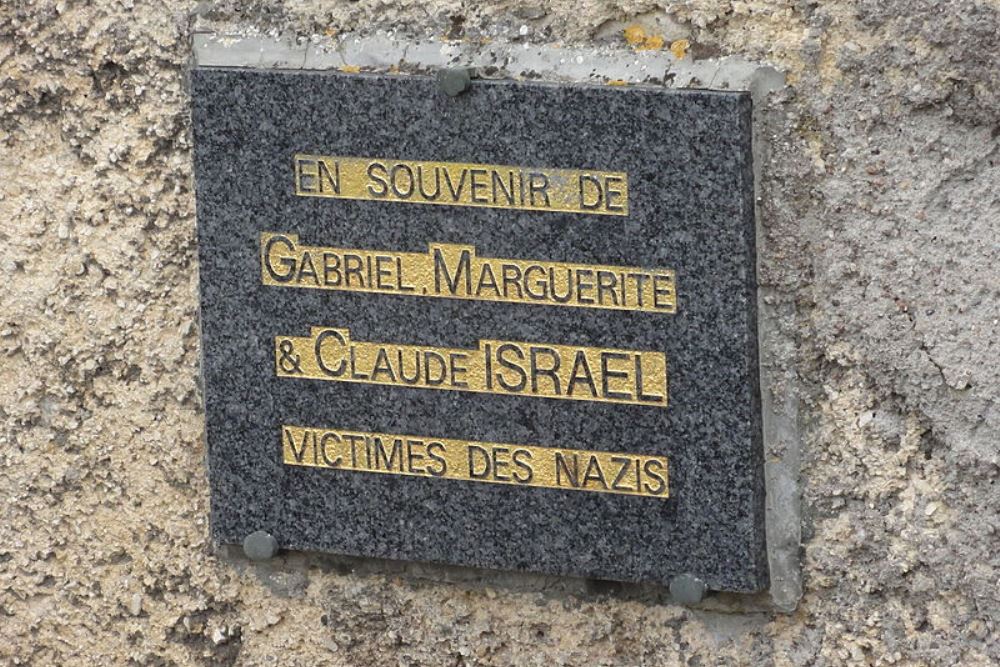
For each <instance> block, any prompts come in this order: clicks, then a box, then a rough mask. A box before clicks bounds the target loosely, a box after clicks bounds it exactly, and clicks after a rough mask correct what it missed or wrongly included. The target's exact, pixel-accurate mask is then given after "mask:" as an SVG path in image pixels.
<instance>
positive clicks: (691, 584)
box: [670, 574, 708, 605]
mask: <svg viewBox="0 0 1000 667" xmlns="http://www.w3.org/2000/svg"><path fill="white" fill-rule="evenodd" d="M707 591H708V586H706V585H705V582H704V581H702V580H701V579H699V578H698V577H695V576H693V575H690V574H681V575H679V576H676V577H674V579H673V581H671V582H670V597H671V598H672V599H673V601H674V602H676V603H678V604H683V605H692V604H698V603H699V602H701V601H702V600H703V599H705V593H706V592H707Z"/></svg>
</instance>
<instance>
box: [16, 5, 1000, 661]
mask: <svg viewBox="0 0 1000 667" xmlns="http://www.w3.org/2000/svg"><path fill="white" fill-rule="evenodd" d="M634 23H640V24H642V25H644V26H645V27H646V29H647V31H648V32H649V33H651V34H659V35H662V36H663V37H664V38H665V45H669V44H671V43H674V42H677V41H678V40H682V39H686V40H688V41H689V43H690V48H689V49H688V53H687V56H686V57H693V58H703V57H710V56H719V55H726V54H739V55H745V56H747V57H749V58H751V59H755V60H761V61H767V62H770V63H772V64H773V65H774V66H776V67H777V68H779V69H781V70H783V71H784V72H786V74H787V80H788V87H787V88H786V89H785V90H783V91H781V92H779V93H776V94H773V95H772V96H771V98H770V102H769V103H768V105H767V107H766V109H764V110H763V113H762V114H761V130H762V136H763V137H764V138H765V139H766V142H767V146H768V150H767V151H766V152H765V158H764V163H763V164H762V165H761V174H762V182H761V196H762V199H761V202H760V211H761V216H762V217H761V225H762V229H763V240H764V242H765V245H764V247H765V248H766V252H765V254H764V256H763V257H762V260H761V263H762V269H761V276H760V278H761V282H762V285H764V286H765V287H766V288H767V290H768V291H769V292H770V294H771V296H769V297H768V298H769V300H770V302H771V303H770V306H772V307H773V309H774V310H775V312H776V313H778V324H777V326H778V328H779V329H780V331H781V332H782V334H783V335H784V336H785V337H787V338H788V339H790V340H793V341H795V344H794V345H789V346H787V349H785V350H782V351H781V354H780V355H779V357H778V358H777V359H776V363H778V364H779V365H782V366H783V368H784V369H785V370H787V371H789V372H790V373H792V374H793V375H794V376H795V377H796V378H797V382H796V383H793V384H789V385H788V387H787V388H786V391H792V387H794V386H796V385H797V388H795V389H794V391H795V392H796V394H795V396H794V397H793V398H794V399H795V400H796V401H798V402H799V405H800V408H799V410H800V414H801V416H802V421H803V425H802V428H803V433H804V442H803V452H804V458H803V469H802V483H803V494H804V508H803V512H804V521H803V552H802V553H803V577H804V588H805V594H804V597H803V599H802V601H801V604H800V605H799V608H798V609H797V611H795V612H794V613H793V614H790V615H781V614H775V613H772V612H767V611H758V612H752V613H744V614H731V613H723V612H722V611H719V610H717V609H716V610H713V608H712V607H711V606H710V607H709V608H707V609H699V610H691V609H685V608H682V607H676V606H672V605H670V604H669V603H667V602H665V601H664V600H663V599H662V596H660V595H657V594H656V593H655V592H651V591H649V590H645V589H632V588H627V587H619V586H614V585H605V584H602V585H598V584H596V583H591V584H588V583H586V582H579V581H568V580H567V581H560V580H553V579H547V578H540V577H516V576H512V575H507V574H502V573H482V572H472V571H467V570H456V569H446V568H433V567H423V566H407V565H401V564H389V563H369V562H364V561H360V560H350V559H334V558H323V557H316V556H305V555H298V554H296V555H291V556H287V557H284V558H282V559H279V560H278V561H277V562H275V563H273V564H268V565H261V566H258V565H252V564H249V563H248V562H247V561H245V560H243V559H242V558H241V557H238V556H229V555H228V553H227V550H225V549H222V550H216V549H215V548H213V546H212V545H211V543H210V542H209V540H208V530H207V516H208V507H207V498H208V492H207V486H206V480H205V468H204V463H203V459H204V442H203V440H202V436H201V431H202V428H203V422H202V414H201V411H200V407H199V405H200V395H199V387H198V370H197V369H198V354H199V351H198V326H197V309H198V305H197V298H196V285H197V268H198V267H197V263H196V260H195V257H196V252H195V250H196V249H195V221H194V201H193V193H192V180H191V154H190V139H189V136H190V134H189V122H188V111H187V108H188V100H187V97H186V85H185V68H186V66H187V63H188V61H189V55H190V51H189V50H190V38H191V32H192V30H193V29H194V28H195V27H198V28H200V29H217V30H222V31H232V30H241V31H245V32H252V31H261V32H268V31H273V32H275V33H277V32H282V33H286V34H287V33H289V32H291V33H295V34H299V35H303V36H309V35H333V34H338V33H344V32H351V31H353V32H359V33H366V32H371V31H373V30H375V29H376V28H381V29H384V30H392V31H395V32H396V33H398V34H407V35H409V34H417V35H433V36H436V37H440V38H444V37H448V38H451V39H467V40H478V39H486V38H489V39H492V40H501V41H510V40H527V41H532V42H545V43H556V42H563V43H568V44H582V45H595V44H606V45H618V46H620V48H629V46H628V45H627V44H626V42H625V40H624V39H623V30H624V28H625V27H627V26H629V25H632V24H634ZM998 35H1000V2H997V1H996V0H950V1H948V2H939V1H935V0H880V1H876V0H858V1H848V0H843V1H830V2H811V1H808V0H772V1H763V0H761V1H752V0H751V1H747V2H736V1H730V0H686V1H682V2H655V1H646V0H618V1H611V0H583V1H570V0H553V1H551V2H544V1H541V0H538V1H533V2H522V1H509V0H508V1H502V2H491V3H469V2H461V1H459V0H427V1H419V2H418V1H411V0H379V1H375V0H361V1H359V2H349V1H344V0H341V1H337V2H326V3H324V2H318V1H306V0H288V1H287V2H281V1H280V0H260V1H255V2H252V3H243V2H235V1H228V2H219V3H215V4H214V6H213V5H211V4H210V3H205V2H203V3H198V4H195V3H185V4H176V5H174V4H173V3H142V4H140V3H133V2H132V1H131V0H119V1H116V2H112V1H110V0H103V1H99V2H85V1H74V0H59V1H54V0H53V1H48V0H38V1H35V2H32V1H29V0H8V1H7V2H4V3H3V4H2V6H0V271H2V276H3V289H2V291H0V466H2V467H0V638H2V640H0V663H2V664H31V665H62V664H66V665H93V664H108V665H119V664H122V665H124V664H136V665H188V664H195V665H197V664H204V665H230V664H236V665H279V664H280V665H316V664H333V665H370V664H378V665H397V664H398V665H510V664H524V665H555V664H567V665H673V664H690V665H709V664H772V663H773V664H779V665H785V664H787V665H807V664H819V665H832V664H856V665H866V664H900V665H904V664H905V665H952V664H964V665H986V664H995V663H996V662H997V661H1000V628H998V627H997V626H998V618H1000V586H998V578H1000V574H998V572H1000V569H998V555H997V552H998V551H1000V549H998V547H1000V535H998V528H1000V516H998V512H1000V487H998V485H997V479H998V477H1000V475H998V464H1000V457H998V447H997V443H998V441H1000V403H998V396H1000V363H998V361H1000V349H998V344H997V339H998V335H1000V324H998V320H1000V305H998V304H1000V244H998V239H1000V165H998V161H1000V150H998V147H1000V141H998V136H997V135H998V133H1000V92H998V91H1000V70H998V68H997V67H996V62H997V60H998V57H1000V36H998ZM772 362H775V360H772ZM781 391H782V390H781V388H780V387H779V389H778V392H779V393H780V392H781ZM775 398H776V400H777V401H785V400H787V399H788V396H787V395H783V396H781V395H779V396H776V397H775ZM777 446H780V443H778V445H777Z"/></svg>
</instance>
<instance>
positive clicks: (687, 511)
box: [192, 69, 767, 592]
mask: <svg viewBox="0 0 1000 667" xmlns="http://www.w3.org/2000/svg"><path fill="white" fill-rule="evenodd" d="M192 93H193V123H194V136H195V168H196V181H197V182H196V185H197V204H198V242H199V255H200V278H201V300H202V301H201V303H202V310H201V325H202V340H203V361H202V364H203V374H204V381H205V402H206V421H207V439H208V448H209V474H210V482H211V493H212V515H211V525H212V534H213V536H214V537H215V538H216V539H217V540H220V541H222V542H226V543H242V542H243V540H244V538H245V537H246V536H247V535H249V534H251V533H253V532H255V531H258V530H263V531H266V532H268V533H270V534H271V535H273V536H274V537H275V538H277V541H278V543H279V544H280V545H281V546H282V547H284V548H292V549H306V550H321V551H329V552H335V553H342V554H356V555H368V556H375V557H384V558H393V559H413V560H421V561H433V562H445V563H456V564H465V565H471V566H478V567H489V568H503V569H511V570H530V571H539V572H547V573H557V574H572V575H582V576H587V577H594V578H602V579H614V580H625V581H655V582H660V583H667V582H669V581H670V580H671V579H672V578H673V577H674V576H677V575H679V574H691V575H694V576H695V577H698V578H700V579H702V580H703V581H705V582H706V583H707V584H708V586H709V587H710V588H712V589H716V590H729V591H747V592H748V591H757V590H760V589H762V588H764V587H765V586H766V584H767V568H766V562H765V561H766V559H765V545H764V519H763V517H764V484H763V461H762V452H761V442H760V421H759V396H758V394H759V389H758V376H757V340H756V331H755V320H756V307H755V298H756V297H755V290H756V286H755V268H754V267H755V255H754V224H753V201H752V173H751V146H750V136H751V130H750V98H749V96H748V95H747V94H743V93H722V92H701V91H667V90H658V89H642V88H613V87H593V86H552V85H538V84H522V83H496V82H485V81H474V82H473V84H472V86H471V88H470V89H469V90H468V91H467V92H465V93H463V94H461V95H459V96H457V97H449V96H447V95H444V94H443V93H441V92H440V90H439V89H438V87H437V84H436V83H435V81H434V80H433V79H431V78H421V77H386V76H360V75H341V74H326V73H307V72H276V71H247V70H213V69H198V70H194V71H192ZM296 153H317V154H323V155H339V156H358V157H385V158H408V159H414V160H435V161H449V162H465V163H486V164H497V165H524V166H545V167H555V168H582V169H603V170H608V171H619V172H627V173H628V175H629V188H630V194H629V214H628V215H627V216H624V217H615V216H605V215H587V214H578V213H557V212H538V211H518V210H501V209H490V208H470V207H459V206H426V205H411V204H400V203H388V202H378V201H352V200H341V199H324V198H309V197H299V196H295V194H294V192H293V187H292V175H291V174H292V171H291V169H292V167H291V165H292V156H293V155H295V154H296ZM264 231H277V232H286V233H294V234H298V235H299V236H300V238H301V241H302V242H303V243H308V244H310V245H322V246H335V247H340V248H364V249H379V250H383V249H384V250H392V251H398V252H426V251H427V246H428V243H429V242H441V243H456V244H468V245H474V246H476V248H477V251H478V252H479V253H480V254H481V255H484V256H489V257H504V258H525V259H527V258H532V259H545V260H551V261H562V262H573V263H581V264H588V263H589V264H612V265H624V266H639V267H667V268H672V269H675V270H676V275H677V293H678V308H677V313H676V314H674V315H663V314H656V313H652V314H651V313H644V312H623V311H613V310H600V309H587V308H566V307H545V306H539V305H525V304H510V303H490V302H479V301H463V300H451V299H428V298H414V297H410V296H399V295H390V294H364V293H347V292H335V291H324V290H311V289H289V288H282V287H273V286H266V285H263V284H262V281H261V272H262V269H261V263H260V257H259V252H260V245H259V244H260V234H261V232H264ZM312 326H337V327H342V328H349V329H350V331H351V336H352V338H353V339H355V340H366V341H389V342H397V343H408V344H415V345H416V344H419V345H437V346H444V347H474V346H475V343H476V341H478V340H480V339H490V338H493V339H497V338H500V339H505V340H516V341H539V342H542V341H544V342H548V343H557V344H565V345H584V346H593V347H614V348H626V349H636V350H659V351H662V352H664V353H665V354H666V356H667V363H668V369H669V396H670V403H669V407H668V408H666V409H658V408H651V407H649V406H644V405H619V404H609V403H598V402H588V401H567V400H553V399H545V398H536V397H521V396H500V395H490V394H476V393H466V392H461V391H432V390H426V389H413V388H402V387H387V386H377V385H370V384H348V383H340V382H324V381H316V380H302V379H294V378H293V379H289V378H280V377H276V371H275V349H274V345H275V343H274V340H275V337H276V336H283V335H293V336H306V335H307V334H308V333H309V330H310V327H312ZM281 424H295V425H308V426H317V427H330V428H343V429H355V430H359V431H372V432H384V433H399V434H421V435H428V436H437V437H443V438H456V439H469V440H482V441H488V442H498V443H525V444H532V445H538V446H544V447H564V448H573V449H590V450H602V451H603V450H606V451H615V452H631V453H638V454H657V455H664V456H666V457H668V458H669V461H670V497H669V499H666V500H664V499H661V498H646V497H635V496H627V495H615V494H607V493H585V492H579V491H564V490H558V489H545V488H522V487H514V486H506V485H497V484H481V483H473V482H464V481H453V480H443V479H430V478H424V477H404V476H394V475H379V474H370V473H358V472H344V471H335V470H329V469H321V468H304V467H295V466H288V465H284V464H283V463H282V460H281V456H282V453H281V434H280V425H281Z"/></svg>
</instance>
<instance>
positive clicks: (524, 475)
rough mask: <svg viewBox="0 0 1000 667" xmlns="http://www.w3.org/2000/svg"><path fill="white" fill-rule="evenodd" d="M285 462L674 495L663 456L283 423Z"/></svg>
mask: <svg viewBox="0 0 1000 667" xmlns="http://www.w3.org/2000/svg"><path fill="white" fill-rule="evenodd" d="M281 442H282V445H281V450H282V459H283V461H284V462H285V464H286V465H291V466H308V467H316V468H333V469H337V470H350V471H355V472H374V473H383V474H389V475H408V476H414V477H433V478H438V479H453V480H461V481H467V482H487V483H492V484H512V485H515V486H533V487H541V488H546V489H568V490H574V491H592V492H597V493H619V494H624V495H630V496H647V497H652V498H667V497H668V496H669V490H668V482H667V480H668V477H667V459H666V458H665V457H663V456H646V455H643V454H625V453H616V452H594V451H586V450H579V449H556V448H551V447H536V446H534V445H506V444H498V443H495V442H473V441H466V440H450V439H447V438H431V437H423V436H411V435H392V434H388V433H365V432H356V431H343V430H331V429H317V428H304V427H301V426H282V427H281Z"/></svg>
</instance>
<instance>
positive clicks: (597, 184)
mask: <svg viewBox="0 0 1000 667" xmlns="http://www.w3.org/2000/svg"><path fill="white" fill-rule="evenodd" d="M292 163H293V174H294V187H295V194H297V195H299V196H301V197H333V198H339V199H367V200H373V201H392V202H405V203H410V204H450V205H452V206H479V207H486V208H506V209H524V210H532V211H563V212H568V213H596V214H600V215H628V175H627V174H625V173H622V172H614V171H592V170H583V169H549V168H534V167H511V166H505V165H492V164H471V163H464V162H429V161H424V160H389V159H382V158H360V157H335V156H327V155H307V154H301V153H300V154H297V155H295V156H294V158H293V160H292Z"/></svg>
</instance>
